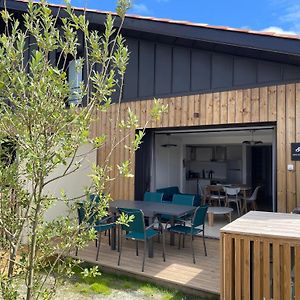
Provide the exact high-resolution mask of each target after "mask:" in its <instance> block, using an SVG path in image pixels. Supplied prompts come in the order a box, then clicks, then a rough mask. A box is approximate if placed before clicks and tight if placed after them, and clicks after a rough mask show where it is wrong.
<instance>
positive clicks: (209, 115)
mask: <svg viewBox="0 0 300 300" xmlns="http://www.w3.org/2000/svg"><path fill="white" fill-rule="evenodd" d="M205 101H206V118H205V122H206V125H211V124H213V96H212V94H206V95H205Z"/></svg>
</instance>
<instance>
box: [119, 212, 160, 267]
mask: <svg viewBox="0 0 300 300" xmlns="http://www.w3.org/2000/svg"><path fill="white" fill-rule="evenodd" d="M119 213H124V214H125V215H127V216H128V217H130V216H133V220H132V221H131V222H128V224H127V225H121V233H120V235H119V239H120V252H119V259H118V266H119V265H120V261H121V254H122V244H123V239H124V238H125V239H131V240H134V241H136V255H137V256H138V255H139V252H138V242H139V241H143V242H144V256H143V264H142V272H144V266H145V256H146V250H147V245H148V243H149V242H150V240H151V239H153V238H154V237H155V236H157V235H160V234H161V232H160V231H158V230H155V229H153V226H154V224H151V225H149V226H148V227H145V221H144V213H143V212H142V211H141V210H140V209H129V208H127V209H125V208H119ZM123 231H125V232H126V233H125V235H124V236H123V234H122V232H123ZM162 234H163V260H164V261H166V256H165V239H164V233H162Z"/></svg>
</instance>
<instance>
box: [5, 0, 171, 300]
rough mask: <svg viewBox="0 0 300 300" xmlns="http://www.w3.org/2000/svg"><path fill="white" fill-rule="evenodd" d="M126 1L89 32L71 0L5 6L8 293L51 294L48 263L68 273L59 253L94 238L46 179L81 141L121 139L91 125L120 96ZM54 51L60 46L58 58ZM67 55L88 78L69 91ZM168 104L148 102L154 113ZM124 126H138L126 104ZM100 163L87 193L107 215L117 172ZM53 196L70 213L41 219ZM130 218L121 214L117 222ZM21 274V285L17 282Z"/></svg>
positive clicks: (124, 168) (71, 165)
mask: <svg viewBox="0 0 300 300" xmlns="http://www.w3.org/2000/svg"><path fill="white" fill-rule="evenodd" d="M129 6H130V1H129V0H119V1H118V2H117V8H116V11H117V15H116V16H112V15H107V19H106V23H105V30H104V31H103V32H101V33H100V32H98V31H93V30H91V29H90V24H89V22H88V20H87V18H86V17H85V14H84V13H83V14H77V13H75V12H74V11H73V10H72V8H71V6H70V4H69V3H67V2H66V8H65V9H64V10H65V11H64V13H63V14H58V15H53V13H52V11H51V9H50V7H49V6H48V3H47V2H46V1H44V0H43V1H40V3H37V4H33V3H32V1H29V2H28V10H27V12H26V13H25V14H24V15H23V19H22V20H21V21H19V20H18V19H17V18H15V17H14V15H13V14H10V13H9V12H8V10H6V9H4V10H2V12H1V17H2V21H3V22H4V24H5V30H4V33H3V34H2V35H1V36H0V57H1V59H0V157H1V159H0V244H1V248H0V284H1V292H2V297H3V298H4V299H17V298H24V299H27V300H29V299H38V298H43V299H48V298H50V297H51V296H52V295H53V294H54V293H55V288H53V286H55V284H56V279H57V277H56V276H51V277H49V275H50V274H52V273H53V270H55V272H56V274H58V273H63V274H71V272H72V271H71V270H72V269H71V266H72V263H73V262H71V261H70V260H64V259H62V258H63V257H64V256H65V255H66V254H67V253H68V252H69V251H70V250H72V249H74V247H75V246H79V247H83V246H84V245H86V244H87V243H88V242H89V241H90V240H93V239H95V231H94V229H93V226H91V224H88V223H87V222H85V223H84V224H81V225H79V224H78V222H77V220H76V218H74V215H75V210H76V205H73V204H70V203H74V202H70V199H68V198H67V197H66V196H65V195H64V193H62V194H61V195H60V196H57V195H52V194H51V193H49V192H47V191H48V186H49V184H52V183H53V182H54V181H58V180H60V179H61V178H63V177H66V176H70V174H73V173H75V172H77V171H78V169H80V167H81V160H82V157H81V158H80V159H79V158H78V157H77V155H76V154H77V152H78V149H79V147H80V145H83V144H87V143H89V144H91V145H92V147H93V151H97V150H99V149H101V147H103V146H104V145H105V143H107V141H108V140H109V142H110V147H111V149H112V150H111V152H110V154H109V155H111V153H112V151H113V150H114V149H115V147H116V145H117V144H118V143H119V141H118V140H117V139H116V137H115V136H105V135H104V134H100V135H99V136H97V137H91V135H90V126H91V123H92V122H97V121H98V120H96V119H95V116H96V111H97V110H100V111H103V112H105V111H107V110H108V109H109V107H110V106H111V105H112V96H113V95H114V94H115V93H118V97H117V99H118V100H117V102H118V103H116V104H114V105H120V102H121V99H122V89H123V82H124V75H125V71H126V66H127V64H128V60H129V51H128V48H127V46H126V43H125V40H124V38H123V37H122V35H121V28H122V24H123V21H124V18H125V12H126V10H127V9H128V8H129ZM61 16H63V17H61ZM116 21H117V22H118V26H115V25H114V24H115V22H116ZM79 34H81V35H82V36H83V42H82V43H83V45H80V40H79V38H78V36H79ZM79 46H83V47H84V49H85V51H84V55H83V57H79V54H78V49H79ZM30 49H34V50H32V51H31V50H30ZM53 52H56V53H58V55H57V59H55V60H54V61H53V59H51V53H53ZM70 58H72V59H74V60H76V68H78V69H80V68H82V66H83V65H84V66H85V68H84V72H85V74H84V77H85V80H84V81H83V82H81V84H80V88H79V89H77V90H76V91H75V92H74V91H71V90H70V86H69V82H68V76H67V70H68V61H69V60H70ZM74 93H75V98H77V99H84V100H85V101H84V102H85V105H81V103H80V101H79V102H74V103H73V104H72V102H71V104H70V105H68V103H70V101H69V100H70V99H72V97H74ZM164 110H165V107H164V106H162V105H160V104H159V101H154V105H153V112H152V116H153V117H155V118H157V117H159V115H160V114H161V113H162V112H163V111H164ZM124 126H125V127H126V128H131V129H132V130H135V129H137V128H138V122H137V118H136V116H135V115H134V114H133V113H132V112H131V111H129V112H128V116H127V117H126V118H125V119H124V120H121V119H120V118H117V121H116V124H115V127H114V128H115V130H119V128H121V127H124ZM143 135H144V130H140V132H139V133H138V134H136V138H135V140H134V142H133V143H132V144H130V145H126V151H132V152H133V151H135V150H136V149H138V148H139V145H140V144H141V142H142V138H143ZM105 161H106V163H107V164H106V165H98V166H93V170H94V172H93V174H91V178H92V184H91V185H90V186H87V187H86V190H85V191H83V194H84V193H86V194H88V193H90V192H93V193H97V194H98V195H99V196H100V201H99V203H98V204H97V209H96V213H97V217H99V218H101V217H103V216H105V215H106V214H107V209H106V208H107V205H108V201H109V200H110V199H111V196H110V194H109V191H108V190H107V186H108V184H110V183H111V181H112V180H114V178H111V176H110V175H109V174H110V172H109V170H111V169H112V168H116V166H110V165H109V163H108V162H109V159H107V160H105ZM130 165H131V164H130V162H129V161H125V162H122V163H121V164H120V165H119V166H117V167H118V170H119V173H120V176H131V171H130ZM62 167H63V168H64V170H63V171H62V172H61V173H60V174H59V175H58V176H53V173H54V172H55V170H57V169H58V168H62ZM80 196H82V195H78V199H79V197H80ZM73 200H74V199H73ZM58 201H63V202H65V203H66V205H68V206H69V208H70V214H69V215H67V216H61V217H59V218H56V219H54V220H52V221H45V218H44V214H45V212H46V211H47V210H48V209H49V208H50V207H52V206H53V205H54V204H55V203H56V202H58ZM89 209H93V210H94V209H95V207H94V206H93V207H90V208H89ZM72 211H73V213H72ZM126 221H128V220H127V219H126V216H123V218H122V220H120V222H126ZM83 229H84V230H83ZM24 241H25V243H24ZM50 258H51V259H50ZM90 272H91V273H95V272H97V269H95V268H94V269H92V270H91V271H90ZM22 281H24V282H25V286H26V288H25V290H26V291H25V293H22V292H20V290H19V289H18V288H17V287H18V286H19V285H20V282H21V283H22Z"/></svg>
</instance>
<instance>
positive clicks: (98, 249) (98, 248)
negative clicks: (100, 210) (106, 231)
mask: <svg viewBox="0 0 300 300" xmlns="http://www.w3.org/2000/svg"><path fill="white" fill-rule="evenodd" d="M100 243H101V231H99V233H98V246H97V255H96V261H98V258H99V251H100Z"/></svg>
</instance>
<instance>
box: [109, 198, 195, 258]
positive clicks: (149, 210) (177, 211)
mask: <svg viewBox="0 0 300 300" xmlns="http://www.w3.org/2000/svg"><path fill="white" fill-rule="evenodd" d="M118 208H136V209H140V210H142V211H143V213H144V216H145V217H148V218H149V220H151V222H153V221H154V219H155V217H156V216H158V215H169V216H171V217H172V219H171V223H174V220H175V219H176V218H180V217H182V216H184V215H186V214H190V213H192V212H193V211H194V210H195V209H196V207H195V206H191V205H177V204H172V203H168V202H163V203H158V202H148V201H147V202H146V201H132V200H114V201H111V202H110V203H109V209H110V211H111V212H112V213H116V212H117V209H118ZM170 243H171V245H174V235H171V237H170ZM112 249H116V232H115V231H114V232H113V236H112ZM149 257H153V247H152V245H151V244H150V245H149Z"/></svg>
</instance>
